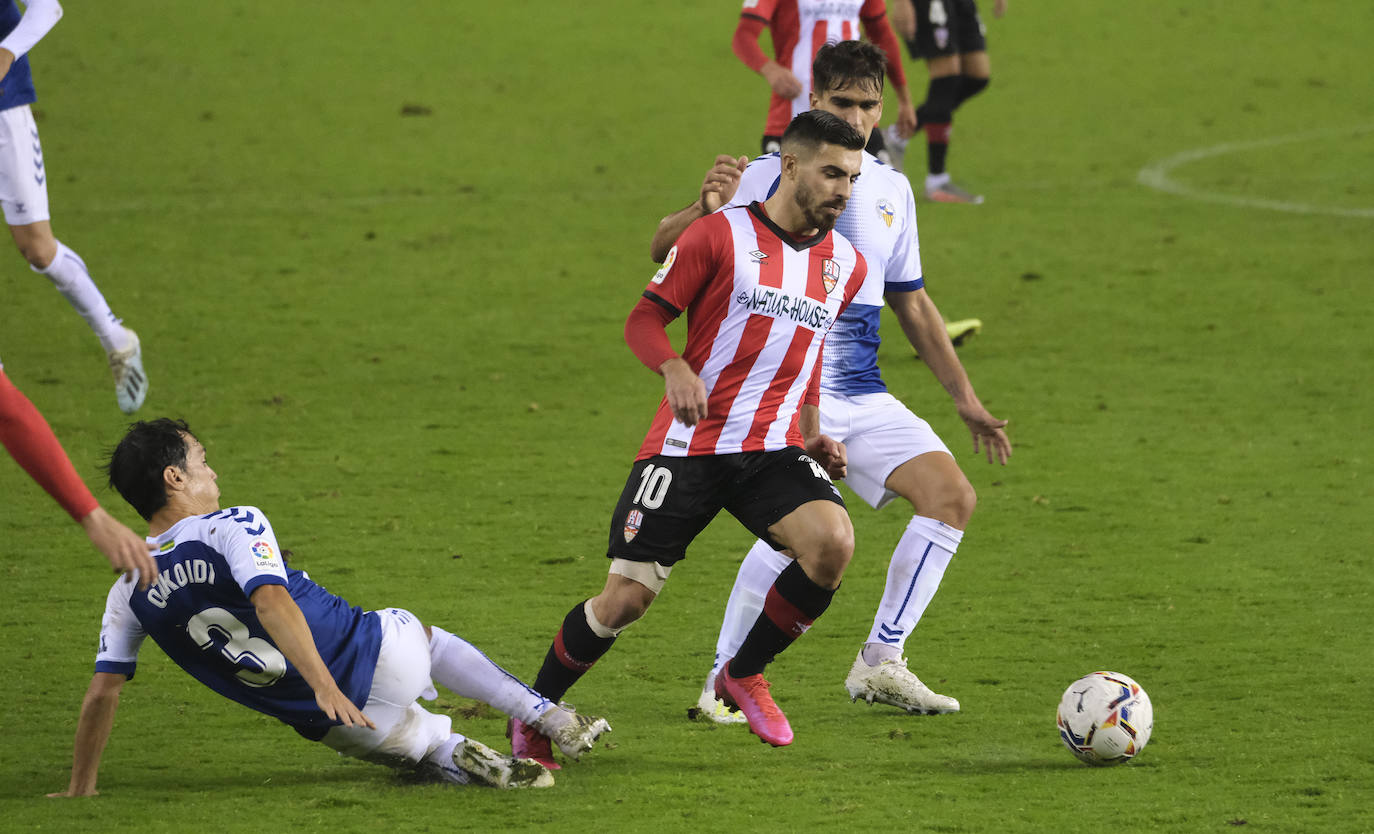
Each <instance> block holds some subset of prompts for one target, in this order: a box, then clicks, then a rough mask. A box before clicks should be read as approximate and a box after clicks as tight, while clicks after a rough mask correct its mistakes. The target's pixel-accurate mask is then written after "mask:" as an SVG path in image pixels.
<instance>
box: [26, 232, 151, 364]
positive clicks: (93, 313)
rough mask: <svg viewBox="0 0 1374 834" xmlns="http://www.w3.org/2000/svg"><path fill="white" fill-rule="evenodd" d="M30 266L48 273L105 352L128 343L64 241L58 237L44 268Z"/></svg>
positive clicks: (84, 268)
mask: <svg viewBox="0 0 1374 834" xmlns="http://www.w3.org/2000/svg"><path fill="white" fill-rule="evenodd" d="M30 269H33V271H34V272H37V273H39V274H41V275H46V276H48V279H49V280H50V281H52V282H53V284H54V285H56V287H57V289H58V291H59V292H61V293H62V295H63V296H65V297H66V299H67V301H68V302H69V303H70V304H71V305H72V307H73V308H75V310H76V312H78V313H80V314H81V318H83V319H85V320H86V324H88V325H90V326H91V330H94V331H95V335H96V336H98V337H99V338H100V345H101V347H103V348H105V352H106V353H110V352H113V351H116V350H123V349H124V348H127V347H128V346H129V344H130V343H131V341H132V340H131V339H130V337H129V331H127V330H125V329H124V326H123V325H122V324H120V322H119V319H117V318H115V314H114V313H112V312H111V311H110V305H109V304H106V303H105V296H103V295H101V294H100V289H99V288H98V287H97V286H96V285H95V281H93V280H91V273H90V272H88V271H87V270H86V262H85V261H83V260H81V256H80V255H78V254H76V253H75V252H73V251H72V250H71V249H68V248H67V244H65V243H63V242H62V241H60V240H59V241H58V242H57V256H56V257H54V258H53V259H52V263H50V264H48V267H47V269H38V268H37V267H30Z"/></svg>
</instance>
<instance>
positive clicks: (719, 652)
mask: <svg viewBox="0 0 1374 834" xmlns="http://www.w3.org/2000/svg"><path fill="white" fill-rule="evenodd" d="M791 561H792V560H791V559H790V558H788V557H787V556H785V555H783V554H782V553H779V552H778V551H776V550H774V549H773V548H771V547H769V546H768V545H767V544H766V543H764V542H763V540H759V541H756V542H754V546H753V547H752V548H750V549H749V555H747V556H745V557H744V561H743V562H741V563H740V566H739V573H738V574H736V575H735V586H734V587H733V588H731V589H730V601H729V602H727V603H726V604H725V617H724V619H723V620H722V621H721V624H720V636H719V637H717V638H716V659H715V662H714V663H713V664H712V665H711V674H710V675H708V676H707V678H706V686H705V688H706V689H711V688H713V687H714V686H715V681H716V673H717V672H719V671H720V667H721V664H723V663H724V662H725V661H727V660H729V659H730V658H732V657H734V656H735V652H738V651H739V647H740V646H741V645H743V644H744V638H745V637H748V636H749V629H751V628H753V627H754V623H755V622H756V621H757V620H758V618H759V614H761V613H762V612H763V599H764V597H766V596H768V589H769V588H771V587H773V583H774V582H775V581H777V578H778V574H780V573H782V570H783V568H785V567H787V564H788V563H789V562H791Z"/></svg>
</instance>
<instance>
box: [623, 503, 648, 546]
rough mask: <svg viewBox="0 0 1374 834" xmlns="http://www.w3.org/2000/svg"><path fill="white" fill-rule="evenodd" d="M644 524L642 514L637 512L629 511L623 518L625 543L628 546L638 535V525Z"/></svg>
mask: <svg viewBox="0 0 1374 834" xmlns="http://www.w3.org/2000/svg"><path fill="white" fill-rule="evenodd" d="M643 523H644V513H641V512H640V511H639V510H630V512H629V514H628V515H626V516H625V542H626V543H627V544H628V543H630V542H632V541H634V540H635V536H638V535H639V525H641V524H643Z"/></svg>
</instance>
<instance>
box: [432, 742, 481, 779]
mask: <svg viewBox="0 0 1374 834" xmlns="http://www.w3.org/2000/svg"><path fill="white" fill-rule="evenodd" d="M466 741H467V739H466V738H465V737H463V736H460V735H458V734H457V733H454V734H452V735H450V736H449V737H448V739H446V740H445V741H444V742H443V743H441V744H440V745H439V746H438V747H436V748H434V749H433V750H431V751H429V754H428V755H426V756H425V764H428V765H430V766H431V767H432V768H433V769H434V770H435V771H437V772H438V774H439V775H440V776H441V777H442V778H443V779H444V781H446V782H453V783H455V784H459V785H466V784H467V783H468V782H469V781H471V780H470V779H469V778H468V775H467V773H465V772H464V771H463V769H462V768H460V767H458V765H457V764H455V763H454V761H453V753H454V751H455V750H457V749H458V745H460V744H463V743H464V742H466Z"/></svg>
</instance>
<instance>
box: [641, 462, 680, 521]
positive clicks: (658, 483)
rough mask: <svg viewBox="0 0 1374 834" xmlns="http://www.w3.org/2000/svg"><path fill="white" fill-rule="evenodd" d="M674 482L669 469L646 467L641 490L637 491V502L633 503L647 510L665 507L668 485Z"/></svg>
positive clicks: (651, 465) (650, 465)
mask: <svg viewBox="0 0 1374 834" xmlns="http://www.w3.org/2000/svg"><path fill="white" fill-rule="evenodd" d="M672 482H673V473H672V472H670V471H668V468H667V467H664V466H654V465H653V464H652V463H651V464H649V465H648V466H646V467H644V474H643V475H641V476H640V477H639V489H638V490H636V491H635V500H634V501H633V502H632V503H635V504H638V505H639V506H641V507H643V508H644V509H646V510H656V509H658V508H659V507H661V506H663V499H664V498H665V497H667V495H668V485H669V484H671V483H672Z"/></svg>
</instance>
